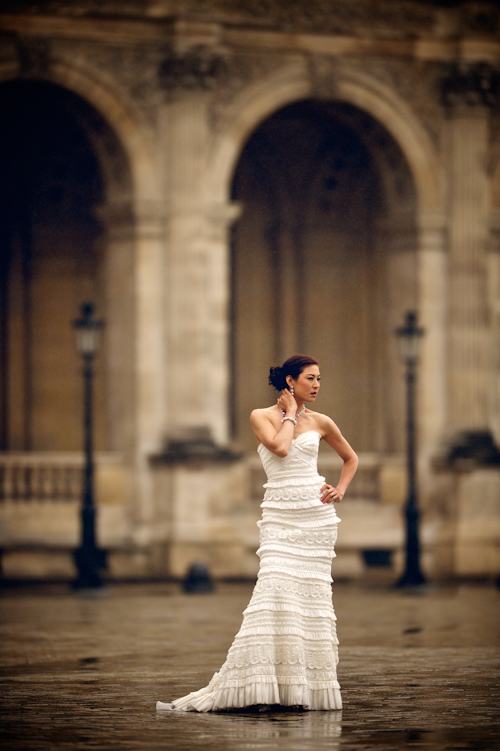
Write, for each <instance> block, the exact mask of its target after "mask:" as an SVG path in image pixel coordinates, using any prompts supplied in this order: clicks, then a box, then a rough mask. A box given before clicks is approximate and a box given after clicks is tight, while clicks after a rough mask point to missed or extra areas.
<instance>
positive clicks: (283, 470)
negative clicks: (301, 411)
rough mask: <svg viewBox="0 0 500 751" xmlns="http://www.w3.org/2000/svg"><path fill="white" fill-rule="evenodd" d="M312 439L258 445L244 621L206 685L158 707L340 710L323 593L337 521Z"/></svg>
mask: <svg viewBox="0 0 500 751" xmlns="http://www.w3.org/2000/svg"><path fill="white" fill-rule="evenodd" d="M320 440H321V436H320V434H319V433H317V432H316V431H313V430H309V431H307V432H306V433H301V434H300V435H299V436H298V437H297V438H294V439H293V441H292V445H291V447H290V451H289V452H288V455H287V456H285V457H283V458H280V457H278V456H276V455H275V454H273V453H272V452H271V451H269V449H267V448H266V447H265V446H264V445H263V444H260V445H259V448H258V453H259V455H260V458H261V460H262V464H263V466H264V469H265V471H266V474H267V478H268V482H267V483H266V484H265V485H264V487H265V488H266V492H265V495H264V501H263V503H262V508H263V515H262V521H260V522H258V524H259V526H260V548H259V550H258V551H257V554H258V555H259V556H260V570H259V575H258V580H257V583H256V585H255V589H254V591H253V594H252V598H251V600H250V603H249V605H248V607H247V609H246V610H245V611H244V613H243V623H242V625H241V628H240V630H239V632H238V634H237V635H236V637H235V639H234V642H233V644H232V646H231V648H230V649H229V652H228V655H227V659H226V662H225V663H224V665H223V666H222V667H221V669H220V670H219V672H218V673H215V675H214V676H213V678H212V680H211V681H210V683H209V684H208V686H206V687H205V688H202V689H200V690H199V691H195V692H193V693H191V694H188V695H187V696H183V697H182V698H180V699H176V700H175V701H174V702H172V703H171V704H165V703H162V702H158V703H157V709H160V710H161V709H170V710H172V709H175V710H183V711H187V712H189V711H196V712H210V711H217V710H225V709H237V708H243V707H250V706H254V705H267V706H268V705H272V704H281V705H286V706H294V707H295V706H300V707H303V708H305V709H328V710H330V709H341V708H342V699H341V696H340V686H339V684H338V681H337V662H338V640H337V633H336V624H335V621H336V619H335V613H334V610H333V604H332V590H331V582H332V577H331V563H332V558H333V557H334V556H335V552H334V545H335V542H336V539H337V525H338V523H339V521H340V519H339V518H338V516H337V514H336V512H335V508H334V506H333V504H332V505H330V504H322V503H321V493H320V488H321V486H322V485H323V483H324V478H323V477H320V475H319V474H318V471H317V461H318V449H319V442H320Z"/></svg>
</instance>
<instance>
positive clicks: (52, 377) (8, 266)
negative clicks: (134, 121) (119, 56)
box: [0, 80, 133, 451]
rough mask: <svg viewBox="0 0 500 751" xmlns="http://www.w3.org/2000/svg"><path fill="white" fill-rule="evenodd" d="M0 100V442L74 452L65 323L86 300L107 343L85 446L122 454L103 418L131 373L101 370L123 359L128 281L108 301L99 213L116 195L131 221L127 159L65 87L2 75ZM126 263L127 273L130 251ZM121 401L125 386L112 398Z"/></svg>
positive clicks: (112, 424)
mask: <svg viewBox="0 0 500 751" xmlns="http://www.w3.org/2000/svg"><path fill="white" fill-rule="evenodd" d="M0 99H1V101H2V107H3V110H4V116H3V118H2V123H3V134H2V144H3V148H2V151H3V153H2V163H3V169H2V175H3V180H2V182H3V185H2V194H3V200H2V212H3V213H4V217H3V221H2V227H3V245H4V249H5V253H4V259H3V263H4V271H5V273H4V274H3V275H2V276H3V278H4V279H5V280H6V284H5V287H4V290H3V295H2V299H3V316H2V318H3V326H4V333H5V335H6V336H5V337H4V341H5V342H6V345H5V346H6V350H5V351H4V358H3V360H4V366H3V376H4V377H3V383H4V410H3V413H4V415H5V418H4V431H3V433H4V438H3V442H4V446H3V448H4V449H7V450H13V449H14V450H16V449H17V450H39V451H40V450H49V451H68V450H76V449H79V448H80V446H81V438H80V432H81V428H80V417H79V415H80V400H79V388H80V383H79V378H78V376H77V369H78V363H77V361H76V359H75V355H74V345H73V341H72V333H71V329H70V322H71V319H72V318H73V317H75V315H76V313H77V311H78V306H79V304H80V303H81V302H82V301H83V300H84V299H93V300H94V301H95V302H96V303H97V306H98V309H99V311H100V313H101V314H104V316H105V317H106V319H107V322H108V331H107V342H106V344H107V345H108V346H106V351H105V354H104V355H103V357H102V358H101V362H100V363H99V365H100V367H99V369H98V373H99V376H98V379H97V382H96V393H97V409H96V444H97V447H98V448H99V449H101V450H102V449H109V448H111V449H117V448H118V449H123V448H125V444H124V442H123V438H122V439H121V440H122V442H121V444H120V443H117V440H116V437H117V436H119V435H120V436H123V429H120V428H123V422H125V418H122V425H121V426H120V425H117V424H116V420H115V419H114V414H116V412H117V411H118V410H117V396H116V393H117V392H119V391H122V392H123V390H124V389H125V391H126V390H127V383H128V384H130V380H131V378H130V375H129V376H128V377H127V374H126V373H122V374H119V373H117V372H116V368H115V371H114V372H113V366H114V362H116V359H117V357H118V356H123V355H124V354H128V358H126V361H127V360H128V361H129V362H131V361H132V358H131V357H130V355H131V352H130V351H129V352H128V353H124V352H123V346H122V351H121V352H120V353H119V352H117V341H118V340H120V339H121V340H122V342H123V336H120V333H119V330H118V329H119V327H120V325H121V326H123V325H126V322H127V320H128V323H129V325H130V324H132V323H133V322H132V319H131V318H130V315H131V313H132V305H131V300H132V298H133V288H132V286H131V285H132V284H133V282H132V280H127V281H126V283H125V284H124V283H123V282H124V280H123V279H122V280H121V296H122V305H121V306H120V303H119V301H118V300H117V299H116V294H115V292H116V290H117V289H120V284H119V285H118V287H117V284H116V280H114V275H113V273H112V272H113V257H112V253H110V252H108V250H109V246H110V244H111V243H110V236H109V226H108V222H107V219H108V216H107V214H109V209H108V211H107V212H106V211H103V209H104V208H105V207H109V206H110V204H112V203H113V204H114V205H116V204H117V202H118V201H120V202H121V204H120V205H121V214H122V216H121V219H122V220H123V219H126V220H127V221H128V224H129V225H130V224H131V216H130V214H131V212H130V201H131V196H132V182H131V176H130V169H129V163H128V160H127V157H126V156H125V154H124V152H123V149H122V148H121V145H120V143H119V141H118V139H117V138H116V136H115V134H114V132H113V130H112V129H111V128H110V127H109V125H108V124H107V123H106V121H105V120H104V119H103V118H102V117H101V116H100V114H99V113H98V112H97V111H96V110H95V109H93V108H92V107H91V106H90V105H89V104H88V103H87V102H86V101H84V100H83V99H81V98H80V97H79V96H77V95H76V94H74V93H72V92H71V91H68V90H67V89H65V88H62V87H60V86H58V85H55V84H53V83H49V82H45V81H35V80H11V81H7V82H4V83H2V84H1V86H0ZM127 202H128V206H129V208H128V214H129V216H128V217H127V216H126V215H127V210H126V206H127ZM131 252H132V249H130V252H129V254H130V253H131ZM124 265H127V262H126V261H125V260H124V259H123V258H122V260H121V266H122V267H123V266H124ZM128 266H129V267H130V268H132V266H133V263H132V258H130V259H129V261H128ZM120 307H121V308H122V309H121V310H120ZM124 311H125V320H123V313H124ZM127 311H130V312H129V313H128V315H127ZM120 321H121V323H120ZM7 363H8V364H7ZM120 375H121V376H122V378H121V381H122V382H121V384H120V388H118V389H117V387H116V380H117V377H119V376H120ZM113 381H115V383H113ZM128 390H129V392H130V386H128ZM109 395H112V396H110V397H109V398H108V396H109ZM127 402H128V403H129V404H130V393H128V394H127V395H125V397H124V399H123V403H124V404H126V403H127ZM7 405H10V406H9V407H8V408H7ZM56 405H57V407H56ZM105 405H107V406H106V407H105ZM128 421H129V422H130V418H129V419H128ZM118 422H120V420H118ZM130 440H131V436H129V437H128V442H129V445H130Z"/></svg>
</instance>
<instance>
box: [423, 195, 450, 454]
mask: <svg viewBox="0 0 500 751" xmlns="http://www.w3.org/2000/svg"><path fill="white" fill-rule="evenodd" d="M445 224H446V214H445V212H444V211H443V210H440V209H421V210H420V212H419V213H418V217H417V233H418V245H417V309H418V313H419V323H420V324H421V325H422V326H423V327H424V328H425V336H424V337H423V340H422V354H421V361H420V366H419V372H418V436H419V438H418V440H419V452H420V455H421V457H423V458H424V459H425V464H426V466H428V462H427V459H428V458H429V457H430V455H432V453H434V452H435V450H436V448H437V446H438V444H439V443H440V441H441V440H442V437H443V431H444V429H445V423H446V299H447V290H446V286H447V285H446V273H447V258H446V231H445Z"/></svg>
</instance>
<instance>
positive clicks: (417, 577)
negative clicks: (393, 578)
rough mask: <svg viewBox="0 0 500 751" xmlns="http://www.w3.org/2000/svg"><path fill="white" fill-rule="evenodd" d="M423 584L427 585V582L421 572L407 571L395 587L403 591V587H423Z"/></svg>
mask: <svg viewBox="0 0 500 751" xmlns="http://www.w3.org/2000/svg"><path fill="white" fill-rule="evenodd" d="M423 584H427V580H426V578H425V576H424V575H423V574H422V572H421V571H405V573H404V574H403V576H402V577H401V579H399V580H398V581H397V582H396V584H395V585H394V586H395V587H397V588H398V589H402V588H403V587H421V586H422V585H423Z"/></svg>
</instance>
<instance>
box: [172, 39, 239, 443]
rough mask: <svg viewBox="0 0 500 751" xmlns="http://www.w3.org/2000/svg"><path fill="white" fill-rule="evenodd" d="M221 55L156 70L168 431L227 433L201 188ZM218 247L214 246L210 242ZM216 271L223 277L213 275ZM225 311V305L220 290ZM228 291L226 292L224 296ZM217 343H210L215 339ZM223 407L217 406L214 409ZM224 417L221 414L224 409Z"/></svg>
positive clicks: (216, 265) (192, 53)
mask: <svg viewBox="0 0 500 751" xmlns="http://www.w3.org/2000/svg"><path fill="white" fill-rule="evenodd" d="M221 64H222V58H221V57H220V55H218V54H217V53H216V52H214V51H213V50H211V49H210V48H209V47H207V46H201V45H197V46H195V47H192V48H189V49H184V48H183V47H182V46H181V49H180V50H179V49H176V50H174V49H171V50H169V51H168V53H167V55H166V57H165V59H164V62H163V64H162V66H161V70H160V79H161V82H162V85H163V88H164V90H165V101H164V104H163V105H162V112H161V139H162V147H163V153H164V163H163V165H162V168H163V174H164V180H165V196H166V203H167V213H168V224H167V243H168V245H167V265H166V281H165V289H166V297H165V311H164V313H165V320H166V342H167V344H166V346H167V350H168V380H167V382H166V396H165V399H166V403H167V422H166V428H167V434H168V435H169V436H174V437H175V436H181V435H193V434H196V433H203V434H206V433H207V431H208V432H210V433H211V434H212V436H213V437H215V433H217V434H218V437H219V438H223V437H224V436H227V429H226V428H225V427H223V425H222V423H223V422H224V420H222V421H220V420H219V421H218V423H219V424H218V426H217V428H215V426H214V425H213V424H212V418H213V412H214V408H213V406H212V403H211V398H212V396H213V393H212V392H213V374H212V367H213V362H214V358H215V360H216V361H217V358H219V360H220V357H221V352H220V349H221V347H220V342H218V339H220V334H221V330H222V329H223V325H222V329H221V322H220V311H219V315H216V318H215V320H214V318H213V313H214V298H213V295H214V289H213V284H214V283H215V285H216V287H217V288H218V289H219V292H221V286H222V285H226V286H227V270H226V268H225V261H224V260H221V259H220V258H219V259H218V260H217V259H214V258H212V253H213V251H214V243H213V242H212V241H211V229H210V220H209V217H208V208H207V207H208V201H209V197H208V196H207V190H206V185H205V179H206V171H207V155H208V148H209V143H210V123H209V101H210V89H211V88H212V87H213V85H214V83H215V80H216V78H217V75H218V72H219V69H220V66H221ZM217 244H218V245H219V246H220V242H219V243H217V242H216V243H215V245H217ZM217 273H219V274H221V275H222V277H223V281H222V284H221V279H219V278H214V274H215V276H216V277H217ZM221 294H222V300H221V302H222V309H223V310H225V309H226V307H227V301H226V300H225V295H224V293H221ZM226 294H227V293H226ZM214 340H215V341H214ZM218 406H219V407H220V404H219V405H218ZM224 412H225V410H224Z"/></svg>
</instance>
